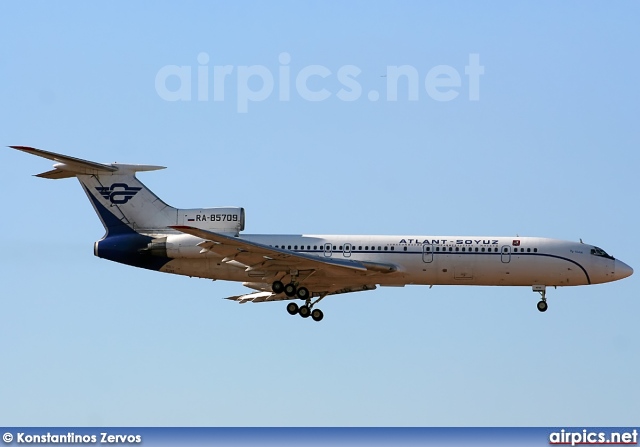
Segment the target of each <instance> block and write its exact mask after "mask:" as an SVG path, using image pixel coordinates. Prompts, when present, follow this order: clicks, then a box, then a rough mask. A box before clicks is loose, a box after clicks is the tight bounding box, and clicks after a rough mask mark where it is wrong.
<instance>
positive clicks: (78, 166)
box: [9, 146, 164, 179]
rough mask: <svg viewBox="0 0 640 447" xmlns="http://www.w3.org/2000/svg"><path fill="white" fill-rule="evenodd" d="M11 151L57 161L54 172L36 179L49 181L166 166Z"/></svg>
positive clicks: (30, 149)
mask: <svg viewBox="0 0 640 447" xmlns="http://www.w3.org/2000/svg"><path fill="white" fill-rule="evenodd" d="M9 147H10V148H11V149H17V150H19V151H22V152H26V153H28V154H32V155H37V156H38V157H42V158H47V159H49V160H53V161H57V162H58V163H56V164H55V165H53V167H54V168H55V169H53V170H52V171H47V172H43V173H41V174H37V175H36V177H40V178H48V179H61V178H69V177H75V176H76V175H105V174H107V175H108V174H113V173H116V172H117V173H118V174H133V173H135V172H138V171H155V170H158V169H164V166H152V165H127V164H120V163H111V164H102V163H96V162H94V161H88V160H82V159H80V158H75V157H70V156H68V155H62V154H56V153H55V152H48V151H43V150H42V149H36V148H34V147H28V146H9Z"/></svg>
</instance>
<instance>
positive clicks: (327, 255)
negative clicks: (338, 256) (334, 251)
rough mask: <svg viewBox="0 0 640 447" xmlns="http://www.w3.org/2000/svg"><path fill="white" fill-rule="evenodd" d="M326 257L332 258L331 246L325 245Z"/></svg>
mask: <svg viewBox="0 0 640 447" xmlns="http://www.w3.org/2000/svg"><path fill="white" fill-rule="evenodd" d="M324 255H325V256H326V257H328V258H329V257H331V244H324Z"/></svg>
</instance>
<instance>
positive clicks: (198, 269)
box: [161, 235, 632, 286]
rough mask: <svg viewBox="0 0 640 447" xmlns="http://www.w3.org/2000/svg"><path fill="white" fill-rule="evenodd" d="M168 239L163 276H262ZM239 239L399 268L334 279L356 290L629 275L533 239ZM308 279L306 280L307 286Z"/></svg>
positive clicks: (613, 264) (587, 249)
mask: <svg viewBox="0 0 640 447" xmlns="http://www.w3.org/2000/svg"><path fill="white" fill-rule="evenodd" d="M169 238H170V240H171V238H174V239H173V240H174V241H175V246H176V247H179V248H177V249H176V250H175V251H174V256H175V257H176V259H172V260H171V261H170V262H168V263H167V264H166V265H165V266H163V267H162V268H161V271H165V272H169V273H176V274H181V275H189V276H198V277H204V278H211V279H221V280H229V281H242V282H250V281H253V280H256V279H257V277H259V276H261V273H260V271H257V272H252V271H246V269H245V268H240V267H239V266H237V265H234V264H233V262H231V263H230V262H221V261H222V260H221V259H220V257H219V256H216V255H215V254H207V253H204V254H203V253H201V252H200V249H199V247H198V246H196V244H197V243H198V242H201V241H202V240H201V239H199V238H196V237H193V236H189V235H175V236H169ZM240 238H241V239H245V240H248V241H252V242H257V243H260V244H264V245H268V246H271V247H275V248H280V249H285V250H290V251H292V252H300V253H305V254H310V255H314V256H318V257H320V258H325V257H329V258H333V259H336V258H338V259H345V260H346V259H349V260H356V261H364V262H372V263H381V264H393V265H395V266H397V271H395V272H393V273H383V272H381V273H377V274H372V273H371V272H368V273H367V274H363V275H361V277H360V278H358V280H357V281H354V275H353V274H352V273H347V272H345V276H344V278H341V277H340V276H334V277H333V278H332V283H334V284H340V283H341V281H344V283H345V284H350V285H354V283H358V284H362V285H369V284H370V285H374V284H379V285H383V286H384V285H389V286H401V285H406V284H423V285H498V286H533V285H538V284H539V285H546V286H576V285H586V284H597V283H604V282H609V281H614V280H616V279H620V278H624V277H626V276H629V275H630V274H631V272H632V270H631V268H630V267H629V266H627V265H626V264H624V263H622V262H621V261H618V260H614V259H613V258H612V257H604V256H597V255H594V254H592V249H593V248H594V247H593V246H591V245H588V244H583V243H577V242H569V241H562V240H555V239H547V238H535V237H487V236H478V237H475V236H473V237H470V236H417V237H407V236H345V235H337V236H305V235H241V236H240ZM313 279H314V278H310V279H309V280H308V281H307V282H308V283H312V282H313Z"/></svg>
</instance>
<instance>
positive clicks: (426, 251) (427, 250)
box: [422, 244, 433, 262]
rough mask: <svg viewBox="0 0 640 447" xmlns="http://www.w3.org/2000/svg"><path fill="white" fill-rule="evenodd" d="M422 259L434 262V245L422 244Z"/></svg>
mask: <svg viewBox="0 0 640 447" xmlns="http://www.w3.org/2000/svg"><path fill="white" fill-rule="evenodd" d="M422 261H423V262H433V247H432V246H431V245H429V244H423V245H422Z"/></svg>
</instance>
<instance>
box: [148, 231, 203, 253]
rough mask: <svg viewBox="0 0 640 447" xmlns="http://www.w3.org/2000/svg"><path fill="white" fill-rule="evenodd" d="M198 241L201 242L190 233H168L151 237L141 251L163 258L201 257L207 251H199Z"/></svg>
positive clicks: (200, 249)
mask: <svg viewBox="0 0 640 447" xmlns="http://www.w3.org/2000/svg"><path fill="white" fill-rule="evenodd" d="M199 242H202V239H200V238H199V237H195V236H191V235H190V234H170V235H167V236H164V237H159V238H155V239H153V240H152V241H151V242H149V243H148V244H147V246H146V247H145V248H144V249H143V250H141V251H142V252H143V253H148V254H150V255H153V256H159V257H164V258H172V259H178V258H201V259H203V258H204V257H206V256H207V253H201V251H202V248H201V247H198V245H197V244H198V243H199Z"/></svg>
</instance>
